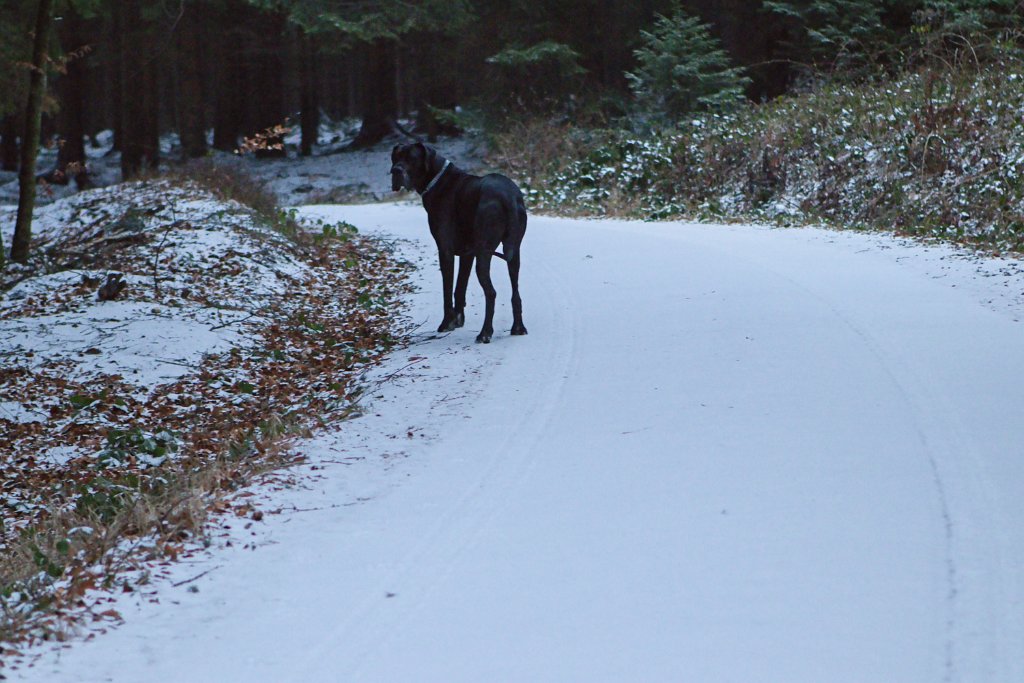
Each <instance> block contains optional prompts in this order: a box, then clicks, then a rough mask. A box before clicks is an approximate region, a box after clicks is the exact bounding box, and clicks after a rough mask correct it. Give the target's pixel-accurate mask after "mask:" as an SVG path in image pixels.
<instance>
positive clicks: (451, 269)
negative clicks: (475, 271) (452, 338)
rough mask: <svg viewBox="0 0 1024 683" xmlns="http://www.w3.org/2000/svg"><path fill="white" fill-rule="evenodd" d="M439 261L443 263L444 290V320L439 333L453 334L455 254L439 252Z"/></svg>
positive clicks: (442, 282) (442, 281)
mask: <svg viewBox="0 0 1024 683" xmlns="http://www.w3.org/2000/svg"><path fill="white" fill-rule="evenodd" d="M438 261H440V263H441V288H442V289H443V290H444V292H443V294H444V318H443V319H442V320H441V324H440V325H439V326H438V328H437V331H438V332H451V331H452V330H454V329H455V328H456V327H457V325H456V324H455V307H454V306H453V305H452V288H453V287H454V285H455V254H453V253H452V252H450V251H444V250H438Z"/></svg>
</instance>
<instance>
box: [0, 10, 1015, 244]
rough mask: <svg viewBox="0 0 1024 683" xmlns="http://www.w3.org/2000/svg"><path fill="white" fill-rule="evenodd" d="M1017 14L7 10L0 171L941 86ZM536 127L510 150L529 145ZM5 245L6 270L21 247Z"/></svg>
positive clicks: (666, 121) (661, 116)
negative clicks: (346, 123) (351, 128)
mask: <svg viewBox="0 0 1024 683" xmlns="http://www.w3.org/2000/svg"><path fill="white" fill-rule="evenodd" d="M1021 5H1022V3H1020V2H1019V1H1018V0H777V1H775V0H764V1H761V0H759V1H757V2H739V1H737V0H728V1H725V2H710V1H708V0H686V1H684V2H678V1H670V0H644V1H643V2H623V1H620V0H613V1H609V2H605V1H596V0H542V1H535V0H530V1H525V0H518V1H514V2H495V1H493V0H416V1H414V2H405V1H399V0H381V1H379V2H366V1H362V0H326V1H318V0H285V1H273V0H39V1H38V2H34V1H30V0H7V2H5V3H4V5H3V7H2V9H0V35H2V38H0V169H2V170H5V171H18V170H19V169H20V171H21V173H22V174H23V175H25V174H27V173H28V172H29V171H31V172H32V175H33V177H41V178H43V179H45V180H46V182H50V183H68V182H72V181H73V182H75V183H77V184H78V186H79V187H81V188H84V187H88V186H89V185H90V179H89V174H88V170H89V169H88V166H87V164H86V158H85V151H84V150H85V144H86V141H88V140H89V139H90V137H91V136H95V135H96V134H97V133H98V132H99V131H103V130H110V131H113V148H114V150H117V151H119V152H120V155H121V156H120V164H121V171H122V176H123V178H124V179H131V178H133V177H135V176H137V175H139V174H140V173H143V172H146V171H148V170H155V169H157V168H158V167H159V164H160V162H161V161H162V160H161V158H160V154H161V153H160V144H159V141H160V136H161V135H162V134H165V133H176V134H177V140H178V142H179V148H178V149H179V150H180V151H178V152H176V153H175V154H174V157H175V158H174V159H165V160H163V161H176V160H178V159H189V158H198V157H203V156H204V155H206V154H207V151H208V149H209V148H210V147H212V148H215V149H219V150H224V151H229V152H230V151H234V150H237V149H238V148H239V145H242V144H243V141H245V140H249V141H250V142H249V143H248V144H250V145H255V146H256V147H258V149H257V150H256V151H257V153H258V154H260V155H271V156H272V155H275V154H276V155H281V154H284V150H283V149H282V145H281V144H280V141H281V135H282V133H283V131H284V130H285V129H286V127H288V128H299V129H301V131H302V142H301V150H300V152H301V154H303V155H308V154H310V153H311V152H312V149H313V146H314V144H315V142H316V136H317V131H318V124H319V122H320V117H321V116H327V117H329V118H331V119H332V120H339V119H349V118H353V119H358V120H359V121H360V127H359V132H358V135H356V136H355V138H354V140H353V141H352V143H351V146H352V147H353V148H359V147H366V146H369V145H373V144H375V143H376V142H379V141H380V140H381V139H382V138H383V137H385V136H387V135H389V134H391V133H392V132H394V131H395V126H394V123H395V121H396V120H406V121H413V122H414V126H415V131H416V132H417V133H421V134H423V135H424V136H426V137H428V138H429V139H431V140H433V139H435V138H436V136H437V135H438V134H439V133H444V132H447V133H457V132H458V131H459V129H461V128H464V127H467V126H475V127H482V128H484V129H485V130H487V131H488V133H489V134H491V135H497V136H500V134H501V133H502V132H509V131H516V133H517V134H521V133H523V132H524V131H523V129H521V126H522V124H523V122H526V121H540V122H542V124H541V127H542V128H543V129H545V130H556V131H557V130H558V129H559V126H563V125H566V124H568V125H571V126H574V127H578V128H584V129H602V130H607V129H618V130H630V131H637V130H643V131H645V132H647V133H650V132H651V131H652V130H660V131H665V130H671V129H673V128H674V127H676V126H677V124H678V123H679V121H681V120H683V119H684V118H685V117H686V115H687V114H688V113H689V112H694V111H704V112H714V113H723V112H728V111H735V110H736V109H737V107H739V106H741V105H744V104H746V105H752V106H756V105H759V104H762V103H766V102H772V101H775V100H778V99H779V98H781V97H785V96H787V95H793V94H795V93H796V94H800V93H808V92H817V91H820V90H821V89H822V88H825V87H828V86H830V85H834V84H836V83H842V84H849V83H861V84H864V83H875V84H877V83H878V82H879V81H878V79H880V78H882V79H885V78H889V79H891V78H895V77H898V75H899V74H900V73H905V72H907V71H908V70H914V69H920V68H931V69H933V70H934V68H935V66H936V65H938V66H939V71H941V72H942V74H946V75H948V74H949V73H952V72H953V71H956V70H957V69H959V68H960V67H961V65H962V64H964V63H965V56H969V59H970V60H973V64H974V66H975V67H977V66H979V65H981V66H983V67H986V68H987V66H989V65H993V64H994V65H995V67H994V68H995V69H997V70H998V69H1002V68H1005V63H1004V62H1000V61H999V60H1000V59H1002V58H1004V57H1005V56H1006V55H1007V54H1009V53H1010V52H1013V53H1014V54H1015V51H1016V50H1017V49H1019V47H1020V45H1021V40H1020V30H1021V13H1022V6H1021ZM994 48H998V49H994ZM996 52H998V53H999V54H998V55H997V56H995V57H993V55H994V53H996ZM929 78H932V79H933V85H934V81H935V80H936V77H935V76H931V77H929ZM938 80H940V81H941V80H942V79H941V78H938ZM929 87H931V86H929ZM876 89H877V88H876ZM536 132H537V131H536V130H531V131H530V138H531V139H530V140H528V141H520V142H519V143H518V146H520V147H522V146H529V145H532V144H534V138H537V137H544V135H543V133H542V134H541V135H539V136H537V135H535V133H536ZM933 132H934V131H933ZM558 135H561V133H558ZM36 139H38V140H39V141H40V143H41V144H43V145H49V146H57V147H58V148H59V154H58V157H57V162H56V165H55V167H54V168H45V169H35V168H34V167H33V168H28V167H31V166H32V164H33V163H34V162H33V161H32V159H33V158H34V154H32V153H25V150H21V151H19V145H20V146H21V147H25V141H26V140H31V141H33V142H34V141H35V140H36ZM499 140H500V137H499ZM29 147H30V148H31V147H32V144H30V145H29ZM498 147H499V149H500V148H501V145H500V144H499V145H498ZM505 147H507V145H506V146H505ZM573 153H574V154H578V153H579V150H575V151H574V152H573ZM505 156H507V155H505ZM762 162H763V163H762V166H764V167H765V168H763V169H762V170H761V171H760V172H759V173H760V174H761V175H771V173H769V172H768V171H769V170H770V169H768V166H770V165H771V163H773V162H772V161H771V160H770V159H767V157H765V158H764V159H762ZM547 170H550V169H547ZM529 171H530V173H529V174H530V176H531V177H535V176H537V175H545V169H529ZM776 175H777V174H776ZM770 180H771V178H762V181H770ZM762 184H763V182H762ZM769 184H770V183H769ZM543 189H551V188H550V183H549V187H547V188H543ZM24 191H27V190H24ZM24 191H23V192H24ZM684 199H685V198H684ZM15 254H16V260H17V259H18V258H23V257H24V245H20V246H19V245H15Z"/></svg>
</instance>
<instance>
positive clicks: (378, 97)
mask: <svg viewBox="0 0 1024 683" xmlns="http://www.w3.org/2000/svg"><path fill="white" fill-rule="evenodd" d="M393 49H394V45H393V43H392V42H391V41H389V40H384V39H382V40H377V41H375V42H374V43H373V45H371V46H370V48H369V49H368V51H367V52H368V53H369V54H368V55H367V60H366V61H365V66H366V78H365V79H364V83H365V84H366V87H365V90H364V92H363V123H362V126H361V127H360V128H359V134H358V135H356V138H355V140H353V141H352V145H351V147H352V148H353V149H360V148H364V147H371V146H373V145H375V144H377V143H378V142H380V141H381V140H383V139H384V138H386V137H387V136H388V135H391V134H392V133H394V132H395V112H396V111H397V110H398V102H397V101H396V98H395V87H394V83H395V58H394V55H393Z"/></svg>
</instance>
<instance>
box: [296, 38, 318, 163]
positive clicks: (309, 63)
mask: <svg viewBox="0 0 1024 683" xmlns="http://www.w3.org/2000/svg"><path fill="white" fill-rule="evenodd" d="M316 63H317V54H316V41H315V39H314V38H313V37H312V36H310V35H309V34H307V33H306V32H304V31H303V32H301V33H300V34H299V81H300V88H301V90H302V93H301V100H302V101H301V113H300V117H301V125H302V156H304V157H308V156H309V155H311V154H312V153H313V146H314V145H316V143H317V134H318V132H319V129H320V93H319V91H318V89H317V79H316Z"/></svg>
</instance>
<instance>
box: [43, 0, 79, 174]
mask: <svg viewBox="0 0 1024 683" xmlns="http://www.w3.org/2000/svg"><path fill="white" fill-rule="evenodd" d="M82 23H83V22H82V18H81V17H80V16H78V14H77V13H76V12H74V10H73V9H72V10H69V11H68V12H67V13H66V14H65V16H64V20H63V21H61V22H60V26H59V28H58V32H57V33H58V36H59V37H60V42H61V47H62V49H63V51H64V54H65V55H67V60H68V61H67V64H66V65H65V72H64V74H63V75H62V76H61V77H60V79H59V80H58V81H57V92H58V95H59V97H60V113H59V114H58V119H57V134H58V136H59V137H60V139H61V144H60V148H59V149H58V151H57V166H56V168H55V169H54V170H53V173H51V174H50V178H48V180H49V181H50V182H55V183H59V184H61V185H66V184H67V183H68V181H69V180H70V179H71V178H74V180H75V184H77V185H78V187H79V189H84V188H85V187H87V186H88V185H89V175H88V169H87V168H86V166H85V162H86V159H85V101H86V97H85V88H86V82H85V79H86V61H85V60H86V59H87V57H86V56H85V55H84V54H74V52H75V51H76V50H79V49H81V48H82V47H83V45H85V41H84V40H83V29H84V27H83V26H82Z"/></svg>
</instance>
